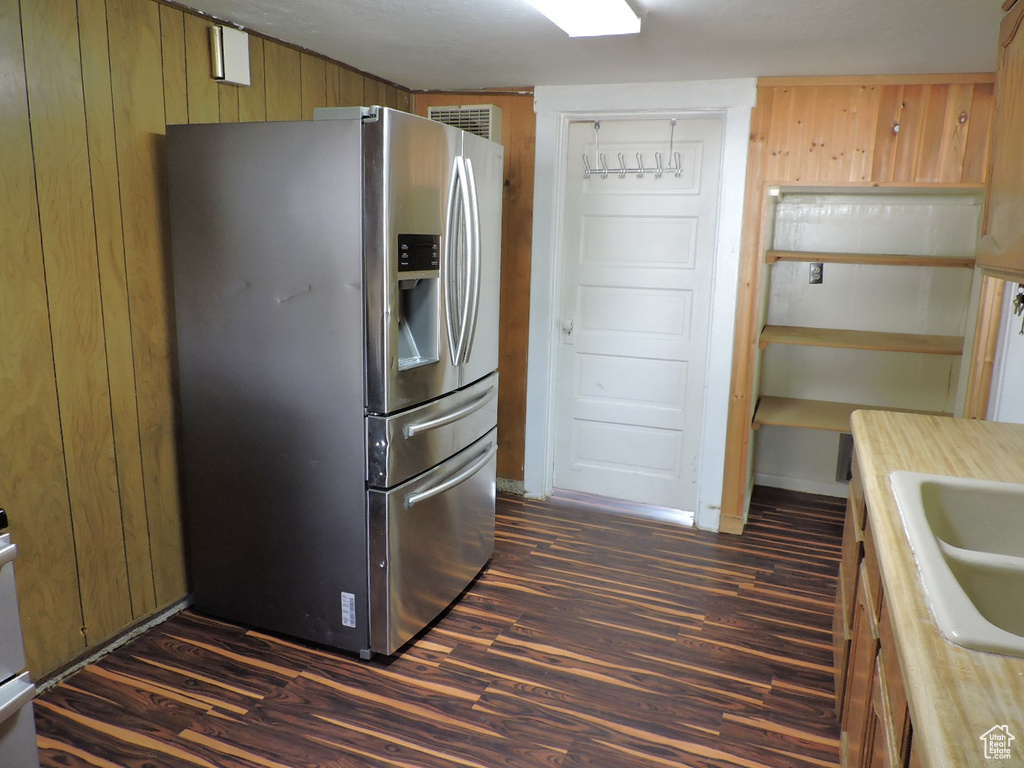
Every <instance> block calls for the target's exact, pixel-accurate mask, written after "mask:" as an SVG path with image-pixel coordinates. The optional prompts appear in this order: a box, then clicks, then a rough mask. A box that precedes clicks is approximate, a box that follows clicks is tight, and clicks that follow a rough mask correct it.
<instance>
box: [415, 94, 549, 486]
mask: <svg viewBox="0 0 1024 768" xmlns="http://www.w3.org/2000/svg"><path fill="white" fill-rule="evenodd" d="M460 104H494V105H496V106H498V107H501V112H502V123H501V133H502V137H501V138H502V144H503V145H504V147H505V194H504V199H503V205H502V233H501V321H500V322H501V332H500V333H501V339H500V347H499V352H498V370H499V371H500V372H501V384H500V386H499V390H498V476H499V477H504V478H507V479H509V480H522V479H523V457H524V455H525V445H526V443H525V440H526V437H525V435H526V352H527V346H528V341H529V326H530V258H531V255H532V252H533V250H532V249H533V245H532V243H533V165H534V154H535V145H536V133H537V128H536V120H535V118H534V114H533V94H532V93H530V92H526V93H506V92H500V93H499V92H491V93H486V92H485V93H472V94H466V93H443V92H432V93H417V94H416V96H415V111H416V114H418V115H424V116H426V114H427V108H428V107H435V106H456V105H460Z"/></svg>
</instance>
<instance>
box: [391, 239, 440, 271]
mask: <svg viewBox="0 0 1024 768" xmlns="http://www.w3.org/2000/svg"><path fill="white" fill-rule="evenodd" d="M440 266H441V236H440V235H399V236H398V271H399V272H400V273H401V272H434V271H437V269H438V268H439V267H440Z"/></svg>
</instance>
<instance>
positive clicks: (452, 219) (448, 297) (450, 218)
mask: <svg viewBox="0 0 1024 768" xmlns="http://www.w3.org/2000/svg"><path fill="white" fill-rule="evenodd" d="M460 191H461V188H460V184H459V158H458V157H456V158H455V163H454V164H453V166H452V172H451V177H450V179H449V183H448V205H447V207H446V209H445V216H446V218H445V228H444V275H445V278H444V319H445V328H446V330H447V332H448V351H449V354H450V355H451V359H452V365H458V364H459V350H458V348H457V344H458V343H459V338H458V335H459V334H458V329H457V328H456V325H455V324H456V320H457V318H456V314H455V312H453V311H452V303H453V302H454V301H455V294H456V291H455V290H454V287H453V280H454V279H455V263H456V251H457V250H458V246H459V243H458V242H457V239H458V234H459V228H460V227H459V212H460V211H461V207H460V205H459V193H460Z"/></svg>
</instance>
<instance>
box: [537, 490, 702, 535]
mask: <svg viewBox="0 0 1024 768" xmlns="http://www.w3.org/2000/svg"><path fill="white" fill-rule="evenodd" d="M550 501H553V502H561V503H563V504H572V505H573V506H577V507H590V508H592V509H593V510H594V511H596V512H604V513H607V514H613V515H625V516H626V517H638V518H641V519H643V520H656V521H658V522H661V523H675V524H676V525H682V526H685V527H686V528H693V527H694V521H695V519H696V514H695V513H693V512H687V511H686V510H682V509H671V508H669V507H656V506H653V505H650V504H638V503H636V502H633V501H623V500H622V499H612V498H608V497H607V496H597V495H594V494H592V493H580V492H579V491H566V490H563V489H555V491H554V493H552V494H551V497H550Z"/></svg>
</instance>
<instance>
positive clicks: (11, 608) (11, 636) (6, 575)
mask: <svg viewBox="0 0 1024 768" xmlns="http://www.w3.org/2000/svg"><path fill="white" fill-rule="evenodd" d="M17 550H18V548H17V547H16V546H15V545H14V544H12V543H11V536H10V534H6V533H5V534H4V535H3V536H0V680H7V679H8V678H10V677H14V675H16V674H18V673H19V672H21V671H22V670H23V669H25V649H24V646H23V645H22V642H21V625H20V623H19V621H18V596H17V594H16V593H15V591H14V555H15V554H16V553H17Z"/></svg>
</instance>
